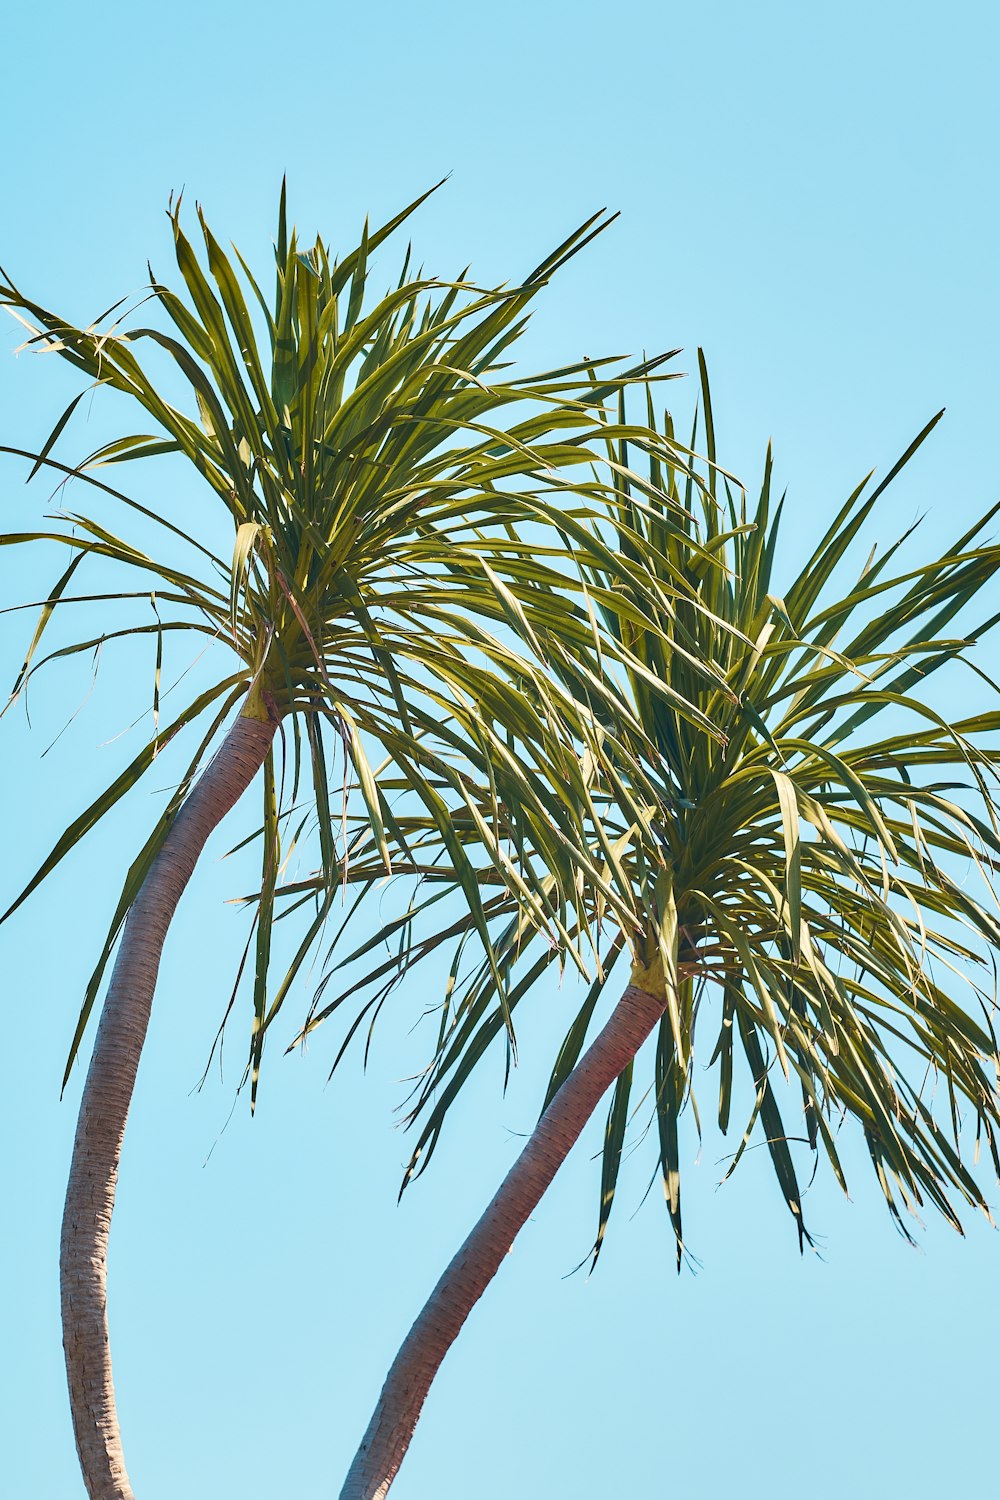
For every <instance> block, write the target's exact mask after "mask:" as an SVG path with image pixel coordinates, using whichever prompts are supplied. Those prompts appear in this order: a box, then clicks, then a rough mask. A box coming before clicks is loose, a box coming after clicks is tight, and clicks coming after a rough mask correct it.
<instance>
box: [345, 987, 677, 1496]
mask: <svg viewBox="0 0 1000 1500" xmlns="http://www.w3.org/2000/svg"><path fill="white" fill-rule="evenodd" d="M665 1007H666V1001H665V1000H664V999H662V998H658V997H657V996H655V995H651V994H648V993H647V992H646V991H645V990H641V989H638V988H637V987H636V986H635V985H632V984H630V985H629V986H628V988H627V989H626V991H625V993H624V995H623V996H622V998H621V1000H620V1001H619V1002H618V1004H617V1006H616V1007H615V1009H614V1011H613V1012H612V1015H611V1018H610V1020H609V1021H608V1023H607V1025H606V1026H605V1027H604V1029H603V1031H601V1032H600V1034H599V1035H598V1037H597V1038H596V1039H595V1041H594V1042H593V1044H592V1045H591V1046H590V1047H589V1048H588V1050H587V1051H586V1052H585V1053H584V1056H583V1057H582V1058H581V1060H580V1062H579V1063H578V1064H577V1065H576V1067H575V1068H574V1070H573V1072H572V1073H571V1074H570V1076H569V1077H568V1078H567V1079H566V1081H565V1083H564V1084H563V1085H562V1087H561V1088H560V1090H559V1092H558V1093H557V1094H556V1095H555V1098H554V1099H553V1100H552V1102H551V1103H550V1104H549V1107H548V1109H546V1111H545V1113H544V1114H543V1115H542V1117H541V1119H540V1120H539V1122H538V1124H537V1125H536V1126H535V1129H534V1131H533V1132H532V1135H531V1136H530V1138H529V1140H528V1144H527V1145H526V1146H525V1148H524V1150H523V1151H522V1152H521V1154H520V1156H519V1157H518V1159H517V1161H516V1162H515V1163H514V1165H513V1167H512V1168H511V1170H510V1171H509V1172H508V1174H507V1176H506V1177H505V1179H504V1181H503V1185H502V1186H501V1188H500V1191H499V1192H498V1193H497V1195H496V1197H495V1198H494V1199H493V1202H492V1203H491V1204H490V1205H489V1207H488V1208H487V1210H486V1212H485V1213H484V1214H483V1216H482V1218H481V1219H480V1220H479V1223H478V1224H477V1225H476V1227H475V1229H473V1231H472V1233H471V1234H470V1235H469V1237H468V1239H467V1240H466V1241H465V1244H464V1245H463V1246H462V1248H461V1250H459V1252H458V1254H457V1255H456V1256H455V1258H454V1260H453V1261H452V1262H451V1265H450V1266H449V1267H448V1269H447V1270H446V1271H445V1273H444V1275H443V1276H442V1277H441V1280H440V1281H439V1282H438V1284H437V1286H436V1287H435V1288H434V1291H433V1292H432V1293H431V1296H430V1298H429V1299H428V1301H427V1303H426V1304H425V1306H424V1309H423V1311H422V1312H421V1314H420V1316H419V1317H418V1318H417V1321H416V1322H415V1323H414V1325H413V1327H412V1328H411V1329H410V1332H409V1333H408V1334H407V1336H406V1340H405V1342H404V1343H403V1346H402V1348H401V1349H400V1351H399V1353H398V1354H397V1355H396V1358H395V1360H394V1362H393V1365H392V1368H391V1369H390V1371H389V1374H388V1376H387V1378H386V1382H385V1385H384V1386H383V1387H382V1394H381V1395H380V1396H379V1400H378V1405H377V1407H376V1408H375V1413H374V1415H373V1417H372V1419H371V1422H370V1423H369V1424H368V1431H367V1432H366V1433H365V1436H364V1438H363V1440H362V1443H361V1447H360V1448H359V1449H358V1452H357V1455H356V1456H355V1459H354V1463H353V1464H352V1465H351V1471H350V1473H349V1474H348V1476H347V1480H346V1482H345V1484H344V1488H343V1489H342V1490H341V1494H340V1500H382V1497H383V1496H385V1495H386V1494H388V1491H389V1486H390V1485H391V1484H392V1481H393V1479H394V1478H395V1477H396V1474H397V1472H398V1470H399V1466H400V1464H401V1463H402V1462H403V1458H404V1457H405V1454H406V1450H407V1448H408V1447H409V1445H410V1439H411V1438H412V1436H413V1431H414V1428H415V1427H416V1425H417V1418H418V1417H419V1416H420V1409H421V1407H422V1406H423V1404H424V1399H425V1397H426V1395H427V1392H428V1391H429V1389H430V1385H431V1381H432V1380H433V1379H434V1376H435V1375H436V1374H437V1371H438V1368H439V1366H440V1364H441V1361H442V1360H443V1359H444V1357H445V1355H446V1354H447V1352H448V1350H449V1349H450V1348H451V1345H452V1344H453V1343H454V1341H455V1339H456V1338H457V1337H458V1335H459V1333H460V1332H461V1329H462V1325H463V1324H464V1322H465V1320H466V1318H467V1317H468V1316H469V1313H470V1312H471V1311H472V1309H473V1307H474V1306H475V1305H476V1303H477V1302H478V1301H479V1298H480V1297H481V1296H482V1295H483V1292H484V1291H485V1290H486V1288H487V1287H488V1286H489V1284H490V1282H491V1281H492V1280H493V1277H494V1276H495V1275H496V1273H497V1271H498V1270H499V1268H500V1265H501V1263H502V1261H503V1259H504V1256H505V1255H506V1254H507V1252H508V1250H509V1249H510V1248H511V1245H512V1244H513V1242H514V1238H515V1236H516V1235H517V1232H518V1230H519V1229H520V1228H521V1227H522V1225H523V1224H524V1223H525V1221H526V1220H527V1219H528V1217H529V1215H530V1214H531V1213H533V1211H534V1210H535V1208H536V1207H537V1205H538V1204H539V1202H540V1201H541V1199H542V1196H543V1194H544V1193H545V1191H546V1189H547V1188H548V1186H549V1184H550V1183H551V1182H552V1179H553V1178H554V1177H555V1175H556V1172H557V1171H558V1170H559V1167H560V1166H561V1165H562V1163H563V1162H564V1161H565V1159H566V1157H567V1156H568V1155H569V1152H570V1148H571V1147H572V1146H573V1144H574V1142H575V1141H576V1139H577V1137H578V1136H579V1135H580V1132H581V1131H582V1130H583V1127H584V1125H586V1123H587V1121H588V1120H589V1119H590V1116H591V1115H592V1114H593V1112H594V1110H595V1109H596V1107H597V1105H598V1104H599V1102H600V1100H601V1098H602V1097H603V1095H604V1094H605V1093H606V1091H607V1089H608V1088H609V1087H610V1085H611V1084H612V1083H613V1082H614V1080H615V1079H616V1078H617V1077H618V1074H619V1073H620V1072H621V1071H622V1069H623V1068H625V1067H626V1066H627V1065H628V1064H629V1063H630V1062H631V1060H632V1058H633V1057H634V1056H635V1054H636V1053H637V1052H638V1050H639V1048H640V1047H641V1046H642V1044H643V1042H644V1041H645V1040H646V1038H647V1037H648V1036H649V1034H650V1032H651V1031H652V1030H653V1027H654V1026H655V1025H656V1023H657V1022H658V1021H659V1019H660V1017H661V1015H662V1014H663V1011H664V1009H665Z"/></svg>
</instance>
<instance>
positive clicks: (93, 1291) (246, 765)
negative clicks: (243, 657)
mask: <svg viewBox="0 0 1000 1500" xmlns="http://www.w3.org/2000/svg"><path fill="white" fill-rule="evenodd" d="M274 731H275V725H274V723H273V722H270V721H268V720H263V719H257V718H245V717H243V718H239V719H237V720H236V723H235V724H234V725H233V727H232V728H231V730H230V731H229V733H228V735H227V736H226V738H225V740H224V741H223V744H222V746H221V747H220V749H219V751H218V753H217V755H216V756H215V758H214V759H213V760H212V761H211V763H210V764H209V766H208V767H207V769H206V770H205V772H204V774H203V775H202V777H201V778H200V779H199V781H198V782H197V783H196V785H195V786H194V788H193V789H192V791H191V793H190V794H189V796H188V797H187V800H186V801H185V802H184V803H183V805H182V807H181V809H180V811H179V812H178V814H177V817H176V818H175V820H174V822H173V824H172V825H171V827H170V830H169V832H168V834H167V836H166V838H165V840H164V842H163V845H162V847H161V849H160V851H159V853H158V854H157V856H156V859H155V860H154V862H153V864H152V866H151V867H150V870H149V873H148V874H147V876H146V878H145V880H144V881H143V884H142V887H141V888H140V891H139V894H138V896H137V897H136V900H135V903H134V905H133V906H132V909H131V911H130V912H129V915H128V918H127V920H126V923H125V929H124V932H123V933H122V940H121V946H120V948H119V951H118V957H117V960H116V962H115V967H114V972H113V974H112V976H111V984H110V986H109V988H108V995H107V999H106V1000H105V1002H104V1009H103V1011H102V1013H101V1023H100V1026H99V1027H98V1031H97V1038H96V1040H95V1042H94V1053H93V1057H92V1059H91V1063H90V1069H89V1071H88V1073H87V1082H86V1085H85V1086H84V1090H83V1098H82V1100H81V1103H80V1117H79V1120H78V1122H77V1127H76V1140H75V1141H74V1144H73V1158H72V1163H71V1165H70V1174H69V1186H68V1188H67V1191H66V1206H65V1209H64V1211H63V1223H62V1243H61V1247H60V1283H61V1291H62V1321H63V1348H64V1349H65V1352H66V1373H67V1377H68V1379H69V1398H70V1407H71V1410H72V1414H73V1428H74V1432H75V1434H76V1446H77V1452H78V1453H79V1456H80V1466H81V1468H82V1469H83V1476H84V1481H85V1483H86V1486H87V1492H88V1494H89V1495H90V1496H91V1500H134V1496H133V1493H132V1487H131V1485H130V1484H129V1479H128V1475H127V1473H126V1471H125V1458H124V1455H123V1453H122V1445H121V1434H120V1432H119V1428H118V1413H117V1412H116V1410H115V1393H114V1386H113V1383H112V1378H111V1352H110V1349H109V1346H108V1320H107V1249H108V1232H109V1230H110V1227H111V1213H112V1209H113V1208H114V1201H115V1185H116V1183H117V1180H118V1159H119V1156H120V1154H121V1146H122V1137H123V1135H124V1133H125V1121H126V1119H127V1117H128V1110H129V1104H130V1103H131V1099H132V1090H133V1088H134V1086H135V1076H136V1070H137V1069H138V1066H139V1057H140V1054H141V1052H142V1047H143V1043H144V1041H145V1039H146V1029H147V1027H148V1025H149V1012H150V1006H151V1004H152V999H153V989H154V987H155V985H156V975H157V970H158V969H159V964H160V954H161V952H162V951H163V941H164V938H165V937H166V935H167V928H168V927H169V925H170V920H171V918H172V917H173V914H174V911H175V909H176V906H177V902H178V901H179V899H180V896H181V892H182V891H183V890H184V887H185V886H186V885H187V883H188V881H189V879H190V878H191V874H192V872H193V870H194V867H195V864H196V862H197V859H198V856H199V855H200V853H201V851H202V849H203V848H204V845H205V841H206V839H207V838H208V836H209V834H210V833H211V832H212V829H213V828H215V826H216V824H218V823H219V822H220V821H221V819H222V818H223V817H224V816H225V814H226V813H227V812H228V811H229V809H230V808H231V807H232V806H233V805H234V804H235V803H236V801H237V800H238V798H239V797H240V796H241V795H242V793H243V792H244V791H245V790H246V788H247V787H248V786H249V785H250V783H251V781H253V779H254V777H255V776H256V774H257V772H258V771H259V770H260V767H261V766H262V765H263V763H264V760H265V758H266V756H267V752H268V748H269V747H270V744H271V741H272V739H273V738H274Z"/></svg>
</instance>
